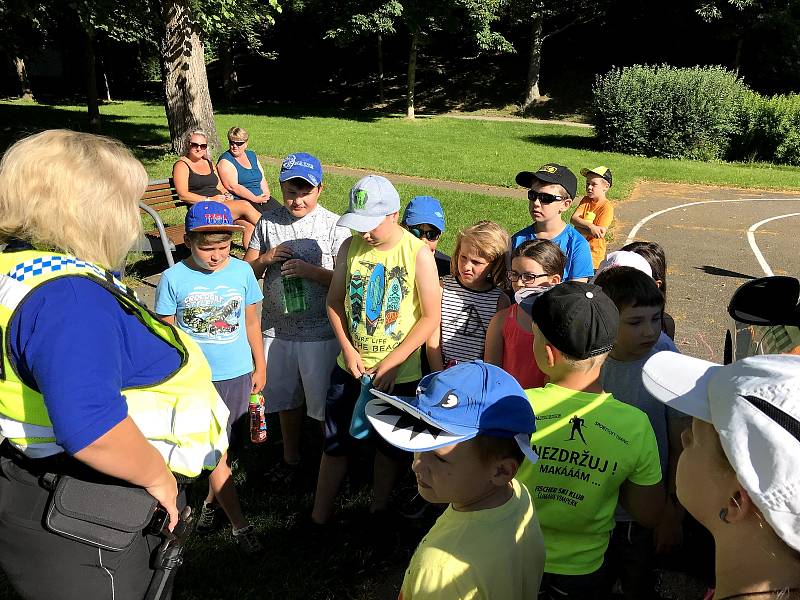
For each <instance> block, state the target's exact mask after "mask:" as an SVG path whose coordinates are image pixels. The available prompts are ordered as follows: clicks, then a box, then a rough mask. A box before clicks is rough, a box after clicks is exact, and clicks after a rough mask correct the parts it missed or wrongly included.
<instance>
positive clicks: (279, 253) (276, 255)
mask: <svg viewBox="0 0 800 600" xmlns="http://www.w3.org/2000/svg"><path fill="white" fill-rule="evenodd" d="M290 258H292V251H291V250H290V249H289V246H288V245H287V244H286V243H285V242H284V243H283V244H279V245H277V246H275V247H274V248H272V249H270V250H269V252H267V253H266V254H265V255H264V260H265V261H266V263H267V264H268V265H272V264H275V263H276V262H280V261H282V260H289V259H290Z"/></svg>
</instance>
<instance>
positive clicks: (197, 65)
mask: <svg viewBox="0 0 800 600" xmlns="http://www.w3.org/2000/svg"><path fill="white" fill-rule="evenodd" d="M163 19H164V38H163V40H162V42H161V44H162V47H161V73H162V77H161V79H162V83H163V86H164V108H165V110H166V113H167V122H168V123H169V133H170V138H171V139H172V149H173V151H174V152H175V153H176V154H179V155H181V154H185V152H186V148H187V146H188V145H189V140H188V136H189V133H190V132H191V131H192V130H194V129H202V130H203V131H205V132H206V134H207V135H208V154H209V156H213V155H214V154H215V153H216V151H217V149H218V148H219V140H218V139H217V126H216V124H215V122H214V108H213V106H212V105H211V95H210V94H209V92H208V77H207V75H206V63H205V57H204V55H203V42H202V41H201V40H200V35H199V29H198V27H197V25H196V23H195V22H194V18H193V17H192V14H191V12H190V8H189V0H166V2H165V3H164V13H163Z"/></svg>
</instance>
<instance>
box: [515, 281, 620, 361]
mask: <svg viewBox="0 0 800 600" xmlns="http://www.w3.org/2000/svg"><path fill="white" fill-rule="evenodd" d="M520 306H521V307H522V308H523V309H525V310H526V311H527V312H528V314H530V316H531V318H532V319H533V322H534V323H536V325H537V327H539V329H540V330H541V332H542V333H543V334H544V337H545V338H547V341H548V342H550V343H551V344H552V345H553V346H555V347H556V348H558V349H559V350H560V351H561V352H563V353H564V354H566V355H567V356H571V357H572V358H576V359H578V360H583V359H585V358H590V357H592V356H597V355H598V354H605V353H606V352H609V351H610V350H611V348H612V347H613V346H614V343H615V342H616V340H617V329H618V328H619V311H618V310H617V307H616V306H615V305H614V302H612V300H611V298H609V297H608V296H606V295H605V294H604V293H603V290H602V288H600V287H599V286H596V285H594V284H591V283H583V282H580V281H567V282H565V283H561V284H558V285H555V286H553V287H552V288H550V289H549V290H548V291H546V292H545V293H543V294H541V295H540V296H538V297H537V298H536V300H535V301H533V302H531V303H527V302H522V303H521V304H520Z"/></svg>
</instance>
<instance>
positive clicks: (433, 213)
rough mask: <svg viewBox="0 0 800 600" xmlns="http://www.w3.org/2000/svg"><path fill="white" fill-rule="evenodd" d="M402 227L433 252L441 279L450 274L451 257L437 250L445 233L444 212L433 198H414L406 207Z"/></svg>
mask: <svg viewBox="0 0 800 600" xmlns="http://www.w3.org/2000/svg"><path fill="white" fill-rule="evenodd" d="M401 225H402V226H403V227H404V228H405V229H407V230H408V231H409V232H410V233H411V234H412V235H413V236H414V237H415V238H417V239H420V240H422V241H423V242H424V243H425V245H426V246H427V247H428V248H430V250H431V252H433V258H434V260H435V261H436V270H437V271H438V272H439V277H444V276H445V275H449V274H450V257H449V256H447V255H446V254H445V253H444V252H441V251H439V250H437V249H436V246H437V245H438V244H439V238H440V237H441V235H442V234H443V233H444V210H442V205H441V204H440V203H439V201H438V200H437V199H436V198H434V197H433V196H414V197H413V198H412V199H411V200H410V201H409V203H408V204H407V205H406V210H405V211H404V212H403V221H402V223H401Z"/></svg>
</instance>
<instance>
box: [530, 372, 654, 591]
mask: <svg viewBox="0 0 800 600" xmlns="http://www.w3.org/2000/svg"><path fill="white" fill-rule="evenodd" d="M525 393H526V394H527V395H528V399H529V400H530V403H531V406H532V407H533V412H534V413H535V414H536V433H534V434H533V437H532V438H531V445H532V446H533V449H534V450H535V451H536V453H537V454H538V455H539V461H538V462H537V463H536V464H531V463H530V462H529V461H525V462H524V463H523V464H522V466H521V467H520V470H519V472H518V473H517V479H519V480H520V481H521V482H522V483H524V484H525V485H526V486H527V488H528V490H529V491H530V494H531V497H532V498H533V501H534V504H535V505H536V512H537V513H538V515H539V523H540V524H541V527H542V533H543V534H544V540H545V546H546V548H547V558H546V561H545V568H544V570H545V572H546V573H556V574H559V575H584V574H586V573H592V572H594V571H596V570H597V569H599V568H600V566H601V565H602V563H603V555H604V554H605V551H606V547H607V546H608V540H609V537H610V534H611V530H612V529H613V528H614V509H615V508H616V506H617V500H618V497H619V488H620V486H621V485H622V484H623V483H624V482H625V481H626V480H630V481H631V482H632V483H635V484H637V485H655V484H657V483H658V482H659V481H661V463H660V461H659V458H658V446H657V444H656V436H655V434H654V433H653V427H652V426H651V425H650V421H649V419H648V418H647V415H646V414H644V413H643V412H642V411H641V410H639V409H638V408H635V407H633V406H630V405H628V404H624V403H623V402H620V401H619V400H617V399H616V398H614V397H613V396H612V395H611V394H606V393H604V394H591V393H587V392H576V391H574V390H568V389H566V388H563V387H560V386H557V385H553V384H547V385H546V386H545V387H543V388H537V389H532V390H526V392H525Z"/></svg>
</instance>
